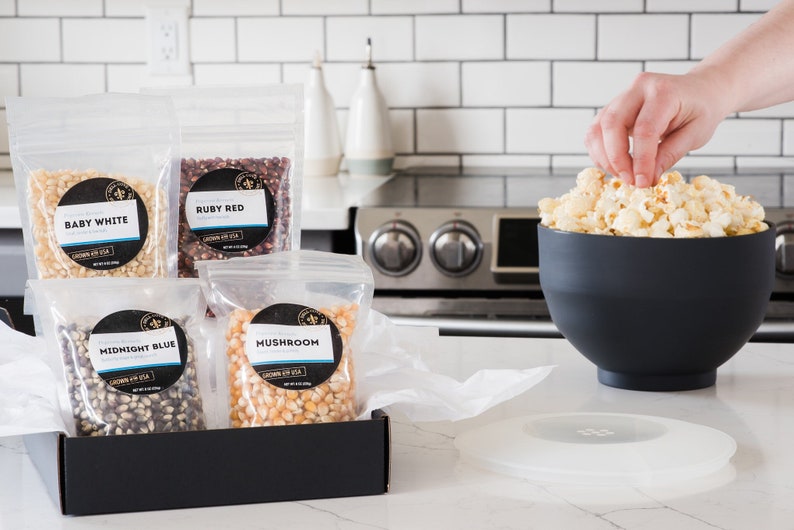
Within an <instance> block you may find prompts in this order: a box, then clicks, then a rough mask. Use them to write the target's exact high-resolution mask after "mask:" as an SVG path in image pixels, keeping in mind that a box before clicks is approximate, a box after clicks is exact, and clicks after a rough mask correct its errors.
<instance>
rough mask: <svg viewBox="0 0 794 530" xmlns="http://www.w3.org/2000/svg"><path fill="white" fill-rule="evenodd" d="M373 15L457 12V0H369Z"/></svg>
mask: <svg viewBox="0 0 794 530" xmlns="http://www.w3.org/2000/svg"><path fill="white" fill-rule="evenodd" d="M370 3H371V5H372V14H373V15H414V14H428V13H433V14H438V13H459V12H460V2H459V0H370Z"/></svg>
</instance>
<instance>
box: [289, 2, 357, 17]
mask: <svg viewBox="0 0 794 530" xmlns="http://www.w3.org/2000/svg"><path fill="white" fill-rule="evenodd" d="M368 13H369V2H368V0H334V1H333V2H329V1H328V0H282V1H281V14H282V15H366V14H368Z"/></svg>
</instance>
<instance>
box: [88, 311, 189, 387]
mask: <svg viewBox="0 0 794 530" xmlns="http://www.w3.org/2000/svg"><path fill="white" fill-rule="evenodd" d="M88 352H89V355H90V358H91V365H92V366H93V367H94V370H96V372H97V373H98V374H99V376H100V377H101V378H102V379H103V380H104V381H105V382H106V383H107V384H109V385H110V386H112V387H113V388H115V389H116V390H119V391H122V392H125V393H127V394H154V393H157V392H161V391H163V390H165V389H167V388H168V387H170V386H171V385H173V384H174V383H176V381H177V380H178V379H179V378H180V377H182V373H183V372H184V371H185V364H186V363H187V353H188V348H187V337H186V335H185V332H184V331H183V330H182V328H181V327H179V325H177V324H175V323H174V322H173V321H172V320H171V319H170V318H168V317H166V316H164V315H161V314H159V313H155V312H150V311H140V310H137V309H128V310H124V311H117V312H115V313H112V314H110V315H108V316H106V317H104V318H103V319H102V320H100V321H99V322H98V323H97V325H96V326H94V329H93V330H92V331H91V335H90V336H89V338H88Z"/></svg>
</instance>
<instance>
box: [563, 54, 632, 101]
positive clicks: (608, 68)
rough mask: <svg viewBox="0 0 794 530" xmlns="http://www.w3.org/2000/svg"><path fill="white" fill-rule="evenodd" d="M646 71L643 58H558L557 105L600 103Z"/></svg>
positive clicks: (610, 97)
mask: <svg viewBox="0 0 794 530" xmlns="http://www.w3.org/2000/svg"><path fill="white" fill-rule="evenodd" d="M640 72H642V63H640V62H603V61H602V62H592V61H589V62H557V63H555V64H554V68H553V76H554V77H553V85H554V94H553V99H552V101H553V103H554V106H555V107H600V106H603V105H606V104H607V103H609V102H610V101H611V100H612V98H614V97H615V96H617V95H618V94H619V93H620V92H622V91H623V90H625V88H626V87H627V86H628V85H629V84H630V83H631V81H632V80H633V79H634V78H635V77H636V76H637V74H639V73H640Z"/></svg>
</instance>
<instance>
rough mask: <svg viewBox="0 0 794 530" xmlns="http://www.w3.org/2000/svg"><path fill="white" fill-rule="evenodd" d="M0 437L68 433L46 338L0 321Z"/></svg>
mask: <svg viewBox="0 0 794 530" xmlns="http://www.w3.org/2000/svg"><path fill="white" fill-rule="evenodd" d="M0 345H2V346H0V436H14V435H22V434H32V433H37V432H53V431H63V432H66V425H65V424H64V422H63V419H62V418H61V415H60V413H59V410H60V409H59V406H58V394H57V384H56V380H55V375H54V373H53V371H52V369H51V368H50V366H49V365H48V364H47V362H46V360H45V358H46V349H45V345H44V338H43V337H31V336H30V335H26V334H24V333H20V332H18V331H14V330H13V329H11V328H9V327H8V326H7V325H6V324H5V323H3V322H0Z"/></svg>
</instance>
